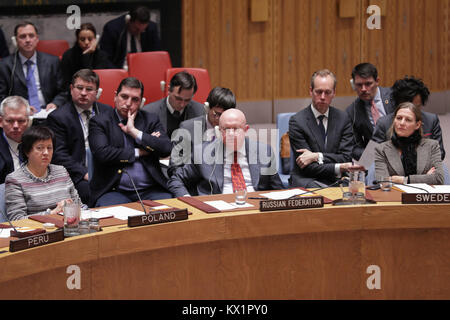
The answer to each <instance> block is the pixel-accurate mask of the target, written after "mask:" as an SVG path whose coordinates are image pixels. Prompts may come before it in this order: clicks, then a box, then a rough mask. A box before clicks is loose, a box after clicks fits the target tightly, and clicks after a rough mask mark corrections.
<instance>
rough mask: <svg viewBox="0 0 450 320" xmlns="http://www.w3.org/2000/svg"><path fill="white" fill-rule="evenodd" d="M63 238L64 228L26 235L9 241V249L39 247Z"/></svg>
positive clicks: (13, 250) (14, 250) (11, 250)
mask: <svg viewBox="0 0 450 320" xmlns="http://www.w3.org/2000/svg"><path fill="white" fill-rule="evenodd" d="M62 240H64V230H63V229H61V230H57V231H54V232H47V233H41V234H38V235H35V236H31V237H26V238H22V239H19V240H11V241H10V242H9V251H10V252H16V251H19V250H24V249H29V248H34V247H39V246H43V245H45V244H49V243H52V242H57V241H62Z"/></svg>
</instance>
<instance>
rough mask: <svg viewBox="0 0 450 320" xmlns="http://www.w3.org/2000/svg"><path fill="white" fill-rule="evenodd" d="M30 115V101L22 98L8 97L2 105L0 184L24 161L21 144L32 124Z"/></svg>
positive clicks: (0, 119)
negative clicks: (20, 149)
mask: <svg viewBox="0 0 450 320" xmlns="http://www.w3.org/2000/svg"><path fill="white" fill-rule="evenodd" d="M30 114H31V108H30V106H29V105H28V101H27V100H25V99H24V98H22V97H20V96H11V97H7V98H6V99H4V100H3V101H2V103H1V105H0V127H1V129H0V184H1V183H5V178H6V176H7V175H8V174H9V173H11V172H13V171H14V170H16V169H18V168H19V167H20V164H21V162H22V161H23V157H22V154H21V153H20V151H19V144H20V142H21V141H22V135H23V133H24V132H25V130H26V129H27V128H28V125H29V123H30V120H29V117H30Z"/></svg>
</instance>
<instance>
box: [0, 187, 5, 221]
mask: <svg viewBox="0 0 450 320" xmlns="http://www.w3.org/2000/svg"><path fill="white" fill-rule="evenodd" d="M0 212H1V213H0V222H5V221H6V218H5V217H4V215H6V205H5V184H4V183H2V184H0Z"/></svg>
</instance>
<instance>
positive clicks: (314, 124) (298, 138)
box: [289, 69, 352, 188]
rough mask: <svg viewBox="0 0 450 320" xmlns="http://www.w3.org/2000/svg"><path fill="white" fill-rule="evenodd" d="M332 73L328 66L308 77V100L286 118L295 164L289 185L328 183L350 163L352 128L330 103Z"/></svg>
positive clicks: (332, 181) (344, 116) (313, 185)
mask: <svg viewBox="0 0 450 320" xmlns="http://www.w3.org/2000/svg"><path fill="white" fill-rule="evenodd" d="M335 90H336V77H335V76H334V74H333V73H332V72H331V71H329V70H326V69H324V70H319V71H316V72H315V73H314V74H313V76H312V78H311V87H310V90H309V92H310V94H311V97H312V103H311V105H310V106H309V107H307V108H305V109H303V110H301V111H299V112H297V113H296V114H295V115H293V116H292V117H291V119H290V120H289V139H290V142H291V149H292V152H294V154H295V158H296V164H297V165H296V166H294V168H293V169H292V170H291V178H290V179H289V183H290V185H291V186H293V187H306V188H315V187H322V186H325V185H330V184H332V183H334V182H336V181H337V180H338V178H340V177H341V175H342V173H344V172H345V171H346V170H348V169H349V168H351V167H352V163H351V162H349V161H351V160H352V158H351V151H352V129H351V123H350V119H349V118H348V116H347V114H346V113H345V112H343V111H340V110H338V109H336V108H334V107H330V104H331V101H332V100H333V98H334V95H335Z"/></svg>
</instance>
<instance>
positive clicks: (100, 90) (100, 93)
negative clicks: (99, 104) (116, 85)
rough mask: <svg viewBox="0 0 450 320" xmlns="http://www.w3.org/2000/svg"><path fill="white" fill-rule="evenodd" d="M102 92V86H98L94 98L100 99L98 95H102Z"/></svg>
mask: <svg viewBox="0 0 450 320" xmlns="http://www.w3.org/2000/svg"><path fill="white" fill-rule="evenodd" d="M102 92H103V89H102V88H98V91H97V95H96V96H95V99H96V100H98V99H100V96H101V95H102Z"/></svg>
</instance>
